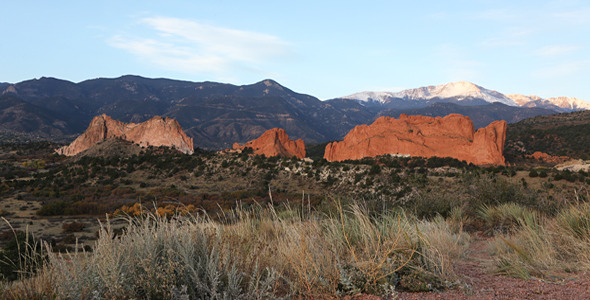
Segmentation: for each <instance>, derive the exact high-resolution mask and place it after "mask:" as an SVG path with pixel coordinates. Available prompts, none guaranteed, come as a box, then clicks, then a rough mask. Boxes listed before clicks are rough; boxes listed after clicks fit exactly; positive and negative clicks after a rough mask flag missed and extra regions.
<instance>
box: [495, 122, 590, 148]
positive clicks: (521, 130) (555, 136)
mask: <svg viewBox="0 0 590 300" xmlns="http://www.w3.org/2000/svg"><path fill="white" fill-rule="evenodd" d="M588 145H590V111H579V112H572V113H562V114H556V115H548V116H537V117H533V118H529V119H525V120H522V121H520V122H518V123H515V124H510V125H509V126H508V130H507V136H506V154H507V155H515V156H519V155H522V154H531V153H533V152H535V151H541V152H545V153H547V154H550V155H560V156H563V155H564V156H569V157H572V158H581V159H590V151H589V150H588Z"/></svg>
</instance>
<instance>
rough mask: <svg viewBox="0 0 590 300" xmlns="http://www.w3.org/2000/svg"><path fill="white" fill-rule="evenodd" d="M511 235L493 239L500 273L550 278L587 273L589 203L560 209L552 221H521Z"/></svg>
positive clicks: (530, 219)
mask: <svg viewBox="0 0 590 300" xmlns="http://www.w3.org/2000/svg"><path fill="white" fill-rule="evenodd" d="M519 223H520V226H519V228H518V229H517V230H516V231H515V233H514V234H512V235H509V236H499V237H497V238H496V241H495V246H496V249H497V257H498V260H497V266H498V271H499V272H500V273H504V274H509V275H513V276H517V277H522V278H529V277H531V276H535V277H544V278H548V277H549V278H550V277H551V276H552V275H554V274H557V273H560V272H563V271H565V272H579V271H584V272H588V271H590V204H589V203H581V204H576V205H571V206H570V207H568V208H565V209H562V210H561V211H560V212H559V213H558V215H557V216H556V217H553V218H532V217H528V218H522V219H520V220H519Z"/></svg>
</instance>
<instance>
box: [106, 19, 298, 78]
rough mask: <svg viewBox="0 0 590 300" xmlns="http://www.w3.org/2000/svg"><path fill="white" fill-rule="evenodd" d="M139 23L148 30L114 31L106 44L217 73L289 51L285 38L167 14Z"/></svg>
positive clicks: (168, 64)
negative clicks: (135, 33)
mask: <svg viewBox="0 0 590 300" xmlns="http://www.w3.org/2000/svg"><path fill="white" fill-rule="evenodd" d="M139 24H140V25H142V26H144V27H146V28H147V29H148V32H147V33H144V35H142V36H140V35H129V34H125V35H123V34H120V35H116V36H113V37H112V38H111V39H110V40H109V41H108V42H109V44H110V45H111V46H113V47H116V48H119V49H123V50H126V51H128V52H129V53H131V54H133V55H134V56H136V57H137V58H139V59H140V60H141V61H144V62H146V63H150V64H152V65H155V66H158V67H161V68H163V69H167V70H172V71H179V72H184V73H217V74H220V75H221V74H223V73H228V72H231V71H232V70H234V69H250V70H254V69H256V68H257V66H258V65H259V64H262V63H263V62H265V61H267V60H269V59H272V58H276V57H280V56H283V55H287V54H288V53H289V44H288V43H287V42H285V41H283V40H281V39H280V38H279V37H276V36H273V35H269V34H264V33H258V32H252V31H244V30H237V29H231V28H224V27H218V26H212V25H207V24H202V23H199V22H197V21H193V20H186V19H179V18H170V17H148V18H142V19H140V20H139Z"/></svg>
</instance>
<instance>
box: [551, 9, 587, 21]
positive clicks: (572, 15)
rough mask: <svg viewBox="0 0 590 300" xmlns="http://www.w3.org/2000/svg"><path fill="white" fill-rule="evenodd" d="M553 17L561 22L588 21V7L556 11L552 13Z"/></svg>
mask: <svg viewBox="0 0 590 300" xmlns="http://www.w3.org/2000/svg"><path fill="white" fill-rule="evenodd" d="M553 16H554V17H555V18H557V19H558V20H560V21H562V22H566V23H570V24H576V25H582V24H588V23H590V17H589V16H590V7H581V8H578V9H576V10H571V11H566V12H558V13H555V14H553Z"/></svg>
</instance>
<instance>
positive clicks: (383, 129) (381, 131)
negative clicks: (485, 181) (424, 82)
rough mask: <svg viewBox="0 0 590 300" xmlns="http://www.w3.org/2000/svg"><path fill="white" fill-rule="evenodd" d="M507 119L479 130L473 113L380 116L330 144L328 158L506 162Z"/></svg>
mask: <svg viewBox="0 0 590 300" xmlns="http://www.w3.org/2000/svg"><path fill="white" fill-rule="evenodd" d="M506 127H507V124H506V122H505V121H494V122H492V123H491V124H489V125H488V126H487V127H484V128H480V129H479V130H478V131H477V132H475V130H474V127H473V123H472V122H471V119H469V117H465V116H462V115H459V114H450V115H448V116H446V117H442V118H441V117H436V118H432V117H424V116H407V115H405V114H402V115H401V116H400V118H399V119H395V118H390V117H380V118H378V119H377V120H375V122H374V123H373V124H371V125H360V126H356V127H355V128H354V129H352V130H351V131H350V132H349V133H348V134H347V135H346V136H345V137H344V140H343V141H341V142H333V143H330V144H328V145H327V146H326V150H325V154H324V158H325V159H326V160H328V161H342V160H347V159H361V158H363V157H374V156H378V155H384V154H409V155H412V156H421V157H432V156H438V157H452V158H456V159H459V160H465V161H467V162H469V163H473V164H476V165H504V163H505V160H504V155H503V151H504V141H505V138H506Z"/></svg>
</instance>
